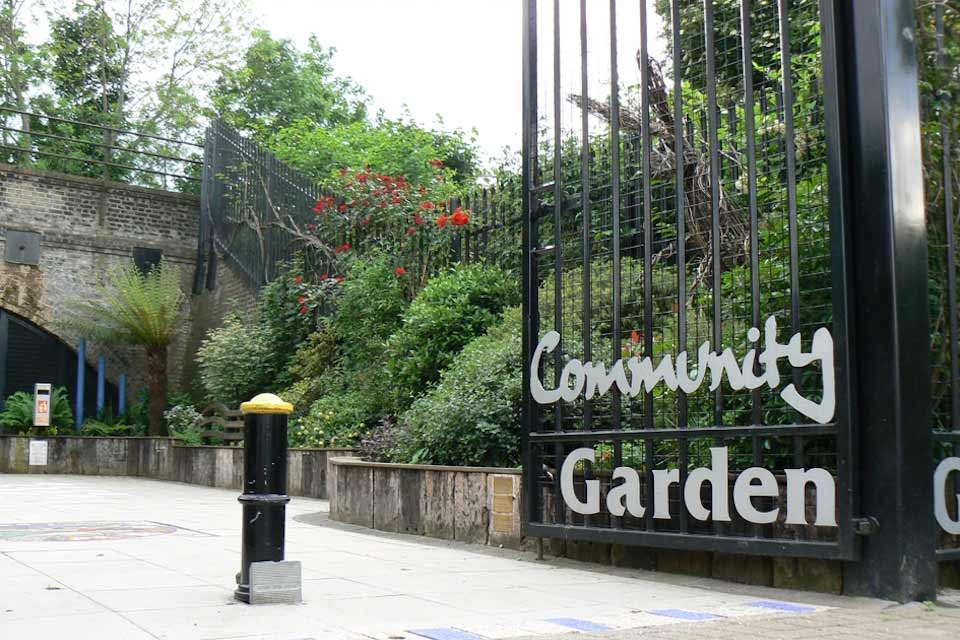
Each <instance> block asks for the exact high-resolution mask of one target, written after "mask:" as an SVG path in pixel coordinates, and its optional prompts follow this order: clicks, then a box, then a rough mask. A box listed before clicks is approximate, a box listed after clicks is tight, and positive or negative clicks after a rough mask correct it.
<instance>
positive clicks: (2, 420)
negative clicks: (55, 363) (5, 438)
mask: <svg viewBox="0 0 960 640" xmlns="http://www.w3.org/2000/svg"><path fill="white" fill-rule="evenodd" d="M0 426H3V428H4V429H9V430H10V431H13V432H15V433H21V434H29V435H36V434H40V435H48V436H55V435H57V434H58V433H63V432H65V431H69V430H70V429H71V428H72V427H73V411H72V410H71V409H70V398H69V396H68V395H67V390H66V388H64V387H57V388H56V389H54V390H53V395H51V396H50V426H49V427H40V428H37V427H34V426H33V395H31V394H29V393H27V392H26V391H17V392H16V393H14V394H13V395H12V396H10V397H9V398H7V401H6V407H5V409H4V410H3V411H0Z"/></svg>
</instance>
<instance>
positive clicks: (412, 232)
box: [407, 227, 417, 236]
mask: <svg viewBox="0 0 960 640" xmlns="http://www.w3.org/2000/svg"><path fill="white" fill-rule="evenodd" d="M416 232H417V230H416V229H415V228H414V227H410V228H408V229H407V235H408V236H412V235H413V234H415V233H416Z"/></svg>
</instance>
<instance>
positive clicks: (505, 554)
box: [0, 475, 960, 640]
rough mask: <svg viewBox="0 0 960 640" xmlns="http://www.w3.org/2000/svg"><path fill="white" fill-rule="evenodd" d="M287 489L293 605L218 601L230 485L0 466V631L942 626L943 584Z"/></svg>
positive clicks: (231, 530)
mask: <svg viewBox="0 0 960 640" xmlns="http://www.w3.org/2000/svg"><path fill="white" fill-rule="evenodd" d="M326 509H327V505H326V503H325V502H322V501H318V500H309V499H305V498H295V499H294V500H293V501H292V502H291V504H290V506H289V509H288V528H287V557H288V559H290V560H300V561H302V563H303V578H304V582H303V590H304V599H305V603H304V604H302V605H269V606H258V607H251V606H248V605H243V604H239V603H236V602H235V601H234V600H233V598H232V591H233V587H234V584H233V582H234V574H235V573H236V571H237V570H238V568H239V564H240V556H239V548H240V505H239V504H238V503H237V501H236V492H233V491H224V490H220V489H210V488H205V487H196V486H190V485H183V484H177V483H163V482H156V481H151V480H139V479H133V478H96V477H79V476H38V475H33V476H22V475H20V476H14V475H0V639H4V640H5V639H7V638H12V639H20V638H24V639H27V638H29V639H30V640H46V639H48V638H49V639H51V640H52V639H58V640H59V639H69V640H86V639H88V638H89V639H95V640H113V639H116V640H145V639H154V640H156V639H170V640H193V639H211V640H213V639H218V640H226V639H234V638H236V639H240V638H244V639H246V640H255V639H268V638H269V639H271V640H321V639H322V640H326V639H340V638H343V639H353V640H356V639H359V638H366V639H368V640H370V639H373V640H380V639H390V640H401V639H409V640H415V639H416V640H423V638H432V639H434V640H478V639H483V638H519V637H524V638H537V639H538V640H546V639H547V638H568V639H570V638H575V639H578V640H586V639H587V638H635V637H643V638H647V637H650V638H681V637H682V638H697V637H710V638H714V639H716V640H725V639H727V638H731V639H732V638H737V639H738V640H739V639H743V638H751V637H766V638H789V639H794V638H814V637H815V638H818V639H820V640H825V639H829V638H850V637H854V636H856V637H860V638H902V637H905V636H906V635H910V636H911V637H912V638H916V639H921V638H941V637H942V638H957V637H960V632H958V629H960V595H958V594H957V593H946V594H944V598H943V599H942V602H941V604H940V605H937V606H932V605H921V604H918V605H908V606H906V607H899V606H893V605H891V604H890V603H884V602H880V601H873V600H861V599H850V598H838V597H833V596H822V595H816V594H809V593H798V592H789V591H783V590H774V589H762V588H750V587H742V586H738V585H733V584H728V583H723V582H716V581H711V580H704V579H695V578H686V577H681V576H669V575H665V574H656V573H648V572H641V571H632V570H619V569H612V568H603V567H597V566H595V565H589V564H581V563H576V562H571V561H566V560H554V561H547V562H537V561H536V560H535V559H534V558H533V556H532V555H531V554H528V553H520V552H512V551H506V550H498V549H488V548H483V547H477V546H470V545H461V544H457V543H446V542H439V541H430V540H425V539H422V538H414V537H410V536H399V535H389V534H381V533H376V532H369V531H367V530H365V529H361V528H357V527H350V526H345V525H341V524H338V523H333V522H331V521H329V520H327V518H326V516H325V511H326Z"/></svg>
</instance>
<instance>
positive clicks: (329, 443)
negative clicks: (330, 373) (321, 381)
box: [289, 392, 369, 448]
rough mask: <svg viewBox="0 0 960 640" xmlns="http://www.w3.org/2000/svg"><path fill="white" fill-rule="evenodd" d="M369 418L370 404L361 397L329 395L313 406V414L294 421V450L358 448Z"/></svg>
mask: <svg viewBox="0 0 960 640" xmlns="http://www.w3.org/2000/svg"><path fill="white" fill-rule="evenodd" d="M368 419H369V410H368V402H367V401H366V399H365V398H364V397H363V395H362V394H359V393H356V392H348V393H344V394H335V395H328V396H325V397H323V398H321V399H320V400H317V401H316V402H314V403H313V405H312V406H311V407H310V413H309V414H308V415H306V416H304V417H302V418H298V419H296V420H295V421H294V425H293V428H292V429H291V430H290V435H289V444H290V446H291V447H303V448H322V447H353V446H356V445H357V444H358V443H359V441H360V437H361V435H362V433H363V431H364V428H365V424H366V422H367V420H368Z"/></svg>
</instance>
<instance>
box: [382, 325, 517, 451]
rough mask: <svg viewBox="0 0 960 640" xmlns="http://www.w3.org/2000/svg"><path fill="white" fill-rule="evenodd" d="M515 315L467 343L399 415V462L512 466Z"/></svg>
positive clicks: (515, 406) (515, 385) (514, 416)
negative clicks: (436, 380)
mask: <svg viewBox="0 0 960 640" xmlns="http://www.w3.org/2000/svg"><path fill="white" fill-rule="evenodd" d="M521 317H522V316H521V312H520V309H519V308H518V307H514V308H512V309H510V310H508V311H507V312H506V313H505V314H504V320H503V322H502V323H500V324H498V325H496V326H494V327H493V328H492V329H490V330H489V331H488V332H487V333H486V334H485V335H483V336H481V337H479V338H476V339H475V340H473V341H471V342H470V343H469V344H468V345H467V346H466V347H464V349H463V351H461V352H460V353H459V354H458V355H457V356H456V358H455V359H454V361H453V363H452V364H451V365H450V367H449V368H448V369H447V370H446V371H444V372H443V374H442V376H441V378H440V383H439V384H438V385H437V386H436V387H434V388H433V389H431V390H430V391H429V392H428V393H427V394H426V395H424V396H423V397H421V398H419V399H417V400H416V401H415V402H414V403H413V405H412V406H411V407H410V409H409V410H407V411H406V412H405V413H404V414H402V415H401V416H400V427H401V428H400V433H399V437H398V440H397V442H396V444H395V445H394V448H393V451H392V453H391V454H390V455H391V457H393V458H394V459H395V460H397V461H399V462H413V463H424V464H447V465H473V466H492V467H501V466H508V467H509V466H514V465H516V464H518V461H519V456H520V408H521V371H522V362H521V350H520V341H521V334H522V325H521Z"/></svg>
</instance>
